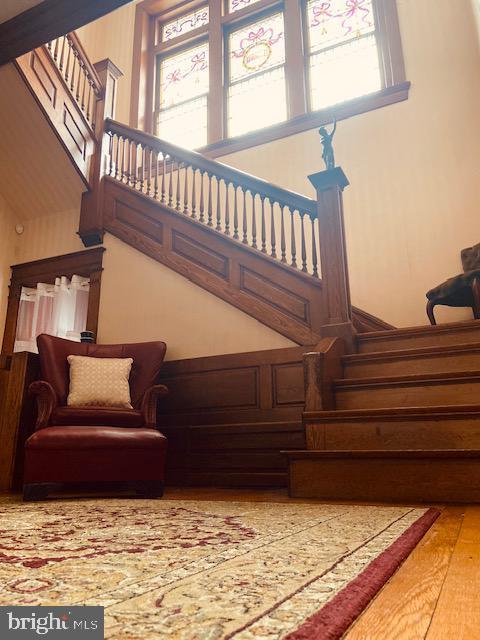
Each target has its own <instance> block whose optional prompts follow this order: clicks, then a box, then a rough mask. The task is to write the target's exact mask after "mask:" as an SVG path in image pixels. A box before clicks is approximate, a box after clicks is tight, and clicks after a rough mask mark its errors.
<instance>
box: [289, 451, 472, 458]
mask: <svg viewBox="0 0 480 640" xmlns="http://www.w3.org/2000/svg"><path fill="white" fill-rule="evenodd" d="M282 453H284V454H286V455H287V456H288V457H289V458H297V459H301V458H480V449H339V450H333V449H297V450H295V449H293V450H290V451H282Z"/></svg>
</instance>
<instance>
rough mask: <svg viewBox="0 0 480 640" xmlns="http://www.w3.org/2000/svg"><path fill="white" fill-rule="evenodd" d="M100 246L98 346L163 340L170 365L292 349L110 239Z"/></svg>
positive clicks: (240, 314) (278, 337) (248, 319)
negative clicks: (183, 360)
mask: <svg viewBox="0 0 480 640" xmlns="http://www.w3.org/2000/svg"><path fill="white" fill-rule="evenodd" d="M105 247H106V249H107V250H106V252H105V257H104V268H105V270H104V273H103V277H102V295H101V304H100V318H99V328H98V339H99V341H100V342H114V343H115V342H122V341H132V342H135V341H138V340H139V339H141V340H164V341H165V342H166V343H167V345H168V353H167V357H168V359H170V360H175V359H177V358H194V357H197V356H206V355H217V354H222V353H238V352H241V351H257V350H260V349H275V348H281V347H290V346H293V344H294V343H293V342H291V341H290V340H288V339H287V338H284V337H283V336H281V335H279V334H277V333H276V332H274V331H272V330H271V329H269V328H268V327H265V326H264V325H262V324H260V323H259V322H257V321H256V320H254V319H253V318H251V317H250V316H248V315H246V314H245V313H243V312H241V311H239V310H238V309H235V308H234V307H232V306H231V305H229V304H227V303H226V302H224V301H223V300H221V299H220V298H217V297H216V296H214V295H212V294H210V293H208V292H207V291H204V290H203V289H201V288H200V287H198V286H196V285H195V284H193V283H191V282H190V281H189V280H187V279H185V278H183V277H182V276H180V275H179V274H177V273H175V272H174V271H172V270H170V269H168V268H167V267H165V266H163V265H161V264H159V263H158V262H155V261H154V260H152V259H151V258H148V257H147V256H144V255H143V254H141V253H139V252H138V251H136V250H135V249H132V248H131V247H129V246H128V245H126V244H124V243H123V242H121V241H120V240H118V239H117V238H115V237H114V236H111V235H107V236H106V238H105Z"/></svg>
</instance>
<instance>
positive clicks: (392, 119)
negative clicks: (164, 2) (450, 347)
mask: <svg viewBox="0 0 480 640" xmlns="http://www.w3.org/2000/svg"><path fill="white" fill-rule="evenodd" d="M472 1H473V2H476V1H477V0H472ZM397 4H398V11H399V19H400V29H401V35H402V41H403V49H404V55H405V64H406V70H407V78H408V80H410V81H411V82H412V89H411V94H410V98H409V100H408V101H407V102H404V103H401V104H397V105H393V106H390V107H386V108H383V109H379V110H377V111H373V112H370V113H367V114H364V115H361V116H356V117H354V118H351V119H350V120H346V121H343V122H341V123H340V124H339V128H338V132H337V135H336V139H335V149H336V157H337V162H338V163H339V164H341V165H342V166H343V168H344V170H345V172H346V173H347V175H348V177H349V179H350V182H351V186H350V187H349V188H348V189H347V191H346V192H345V207H346V232H347V241H348V254H349V261H350V276H351V288H352V300H353V302H354V304H356V305H357V306H359V307H361V308H364V309H366V310H367V311H369V312H371V313H374V314H376V315H378V316H380V317H382V318H384V319H385V320H387V321H389V322H391V323H393V324H395V325H398V326H405V325H411V324H423V323H425V320H426V317H425V312H424V306H425V292H426V291H427V290H428V289H429V288H430V287H432V286H434V285H436V284H438V283H440V282H441V281H442V280H443V279H445V278H447V277H449V276H451V275H454V274H455V273H457V272H458V271H459V269H460V260H459V252H460V249H462V248H463V247H466V246H470V245H471V244H473V243H475V242H478V241H480V216H479V215H478V213H479V204H478V203H479V202H480V197H479V196H480V180H479V159H480V118H479V116H478V105H479V104H480V73H479V69H480V58H479V53H478V41H477V37H476V30H475V21H474V20H473V15H472V4H471V0H457V2H455V9H453V7H452V2H451V1H450V0H398V2H397ZM127 7H128V8H127ZM127 7H124V8H123V9H119V10H118V11H116V12H115V13H114V14H111V17H106V18H103V19H102V20H100V21H98V22H97V23H94V24H93V25H90V26H88V27H86V28H85V29H84V30H82V36H83V37H84V38H85V42H86V45H87V49H88V47H89V46H92V50H94V48H93V45H92V44H89V43H92V42H93V41H94V39H95V38H96V39H97V41H98V42H99V43H100V42H101V43H102V45H101V49H102V56H104V55H110V56H111V57H112V59H113V61H114V62H116V63H117V64H120V66H121V64H122V61H123V60H126V59H127V52H128V54H129V53H130V51H131V42H132V41H133V13H134V9H133V6H132V5H127ZM115 34H116V35H115ZM427 34H428V35H427ZM98 46H100V45H98ZM109 47H110V51H111V53H110V54H108V48H109ZM116 58H117V59H116ZM127 66H128V65H127ZM127 73H128V77H127V81H126V82H124V81H123V80H122V82H124V84H123V87H122V85H121V86H120V89H119V91H120V103H121V104H120V109H119V114H118V117H119V118H120V116H121V117H122V118H123V120H124V121H125V122H127V121H128V120H127V112H128V104H127V103H128V90H129V86H130V75H131V74H130V68H128V70H127ZM221 160H222V162H227V163H229V164H231V165H233V166H235V167H238V168H241V169H244V170H246V171H248V172H250V173H253V174H256V175H259V176H261V177H264V178H267V179H269V180H271V181H272V182H275V183H278V184H280V185H282V186H284V187H289V188H292V189H294V190H297V191H300V192H303V193H306V194H312V190H311V187H310V184H309V182H308V180H307V178H306V176H307V175H308V174H309V173H312V172H315V171H318V170H320V169H321V168H322V161H321V149H320V144H319V140H318V134H317V133H316V131H309V132H305V133H302V134H299V135H295V136H291V137H289V138H285V139H283V140H279V141H275V142H273V143H270V144H267V145H262V146H259V147H255V148H254V149H251V150H246V151H243V152H239V153H236V154H232V155H230V156H225V157H223V158H221ZM438 317H439V319H440V320H460V319H465V318H468V317H470V316H469V312H468V311H467V310H461V309H440V310H439V311H438Z"/></svg>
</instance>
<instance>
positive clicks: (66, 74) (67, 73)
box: [64, 39, 72, 84]
mask: <svg viewBox="0 0 480 640" xmlns="http://www.w3.org/2000/svg"><path fill="white" fill-rule="evenodd" d="M67 47H68V52H67V61H66V62H65V74H64V78H65V82H66V83H67V84H68V79H69V68H70V52H71V50H72V47H71V44H70V40H68V39H67Z"/></svg>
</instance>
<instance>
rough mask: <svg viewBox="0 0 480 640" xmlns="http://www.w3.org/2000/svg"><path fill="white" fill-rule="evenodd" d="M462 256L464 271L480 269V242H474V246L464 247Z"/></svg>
mask: <svg viewBox="0 0 480 640" xmlns="http://www.w3.org/2000/svg"><path fill="white" fill-rule="evenodd" d="M460 256H461V258H462V267H463V270H464V271H473V270H474V269H480V243H479V244H474V245H473V247H468V248H467V249H462V251H461V252H460Z"/></svg>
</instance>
